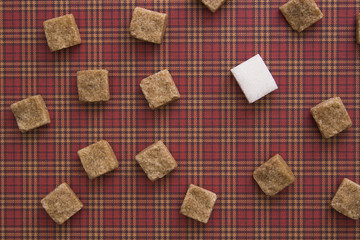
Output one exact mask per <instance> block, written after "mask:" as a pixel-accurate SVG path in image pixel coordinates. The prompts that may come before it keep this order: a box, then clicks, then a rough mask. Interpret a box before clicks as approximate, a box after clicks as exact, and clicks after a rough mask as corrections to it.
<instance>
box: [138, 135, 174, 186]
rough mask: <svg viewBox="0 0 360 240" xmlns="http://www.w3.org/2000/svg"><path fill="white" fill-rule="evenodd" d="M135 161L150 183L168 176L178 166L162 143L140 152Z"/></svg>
mask: <svg viewBox="0 0 360 240" xmlns="http://www.w3.org/2000/svg"><path fill="white" fill-rule="evenodd" d="M135 160H136V161H137V162H138V163H139V165H140V166H141V168H142V169H143V170H144V172H145V173H146V175H147V177H148V178H149V179H150V181H152V182H153V181H155V180H157V179H159V178H162V177H164V176H165V175H167V174H169V173H170V172H171V171H172V170H174V169H175V168H176V167H177V166H178V165H177V163H176V161H175V159H174V158H173V156H172V155H171V153H170V152H169V150H168V148H167V147H166V146H165V144H164V143H163V142H162V141H158V142H156V143H154V144H152V145H150V146H149V147H147V148H145V149H144V150H142V151H141V152H140V153H139V154H138V155H136V156H135Z"/></svg>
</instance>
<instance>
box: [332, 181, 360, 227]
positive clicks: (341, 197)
mask: <svg viewBox="0 0 360 240" xmlns="http://www.w3.org/2000/svg"><path fill="white" fill-rule="evenodd" d="M331 206H332V207H333V208H334V209H335V210H336V211H338V212H339V213H342V214H344V215H345V216H347V217H349V218H351V219H354V220H358V219H360V185H359V184H357V183H355V182H353V181H351V180H350V179H347V178H344V180H343V181H342V183H341V184H340V186H339V188H338V190H337V192H336V194H335V196H334V198H333V199H332V201H331Z"/></svg>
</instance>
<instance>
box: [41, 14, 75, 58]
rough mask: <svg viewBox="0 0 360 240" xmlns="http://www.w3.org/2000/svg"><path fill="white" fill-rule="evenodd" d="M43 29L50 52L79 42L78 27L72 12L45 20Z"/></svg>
mask: <svg viewBox="0 0 360 240" xmlns="http://www.w3.org/2000/svg"><path fill="white" fill-rule="evenodd" d="M44 29H45V36H46V40H47V43H48V45H49V48H50V50H51V51H52V52H54V51H58V50H61V49H64V48H68V47H72V46H75V45H78V44H80V43H81V38H80V33H79V29H78V26H77V25H76V22H75V18H74V15H72V14H67V15H64V16H61V17H57V18H53V19H49V20H46V21H45V22H44Z"/></svg>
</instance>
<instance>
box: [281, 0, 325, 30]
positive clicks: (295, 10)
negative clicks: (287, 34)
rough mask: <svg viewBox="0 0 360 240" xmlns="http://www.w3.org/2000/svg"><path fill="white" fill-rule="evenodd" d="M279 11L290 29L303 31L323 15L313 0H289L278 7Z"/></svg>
mask: <svg viewBox="0 0 360 240" xmlns="http://www.w3.org/2000/svg"><path fill="white" fill-rule="evenodd" d="M280 11H281V13H282V14H283V15H284V17H285V19H286V21H287V22H288V23H289V24H290V26H291V27H292V29H294V30H295V31H298V32H302V31H304V30H305V29H306V28H308V27H310V26H311V25H313V24H314V23H316V22H317V21H319V20H320V19H321V18H322V17H323V16H324V15H323V14H322V12H321V11H320V9H319V8H318V6H317V5H316V2H315V1H314V0H290V1H288V2H287V3H285V4H284V5H282V6H281V7H280Z"/></svg>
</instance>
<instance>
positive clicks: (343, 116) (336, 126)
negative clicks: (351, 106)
mask: <svg viewBox="0 0 360 240" xmlns="http://www.w3.org/2000/svg"><path fill="white" fill-rule="evenodd" d="M310 112H311V114H312V116H313V118H314V119H315V122H316V124H317V126H318V128H319V130H320V132H321V135H322V136H323V137H324V138H330V137H332V136H335V135H336V134H338V133H340V132H342V131H344V130H346V129H348V128H349V127H351V125H352V122H351V119H350V116H349V114H348V113H347V111H346V108H345V106H344V104H343V102H342V101H341V98H339V97H334V98H330V99H328V100H326V101H323V102H322V103H320V104H318V105H316V106H315V107H313V108H311V109H310Z"/></svg>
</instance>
